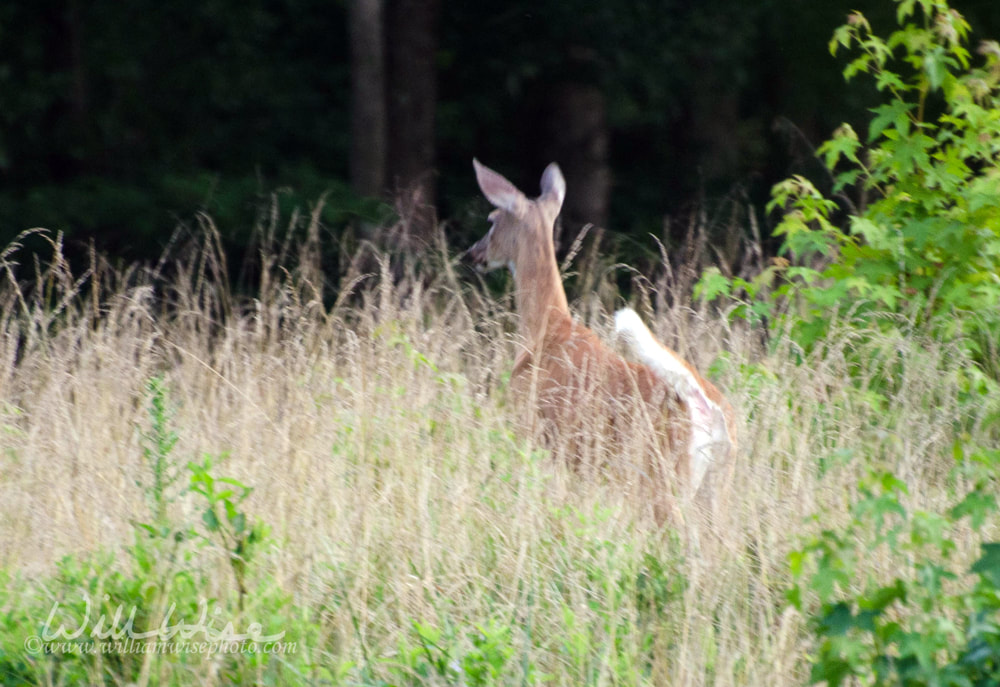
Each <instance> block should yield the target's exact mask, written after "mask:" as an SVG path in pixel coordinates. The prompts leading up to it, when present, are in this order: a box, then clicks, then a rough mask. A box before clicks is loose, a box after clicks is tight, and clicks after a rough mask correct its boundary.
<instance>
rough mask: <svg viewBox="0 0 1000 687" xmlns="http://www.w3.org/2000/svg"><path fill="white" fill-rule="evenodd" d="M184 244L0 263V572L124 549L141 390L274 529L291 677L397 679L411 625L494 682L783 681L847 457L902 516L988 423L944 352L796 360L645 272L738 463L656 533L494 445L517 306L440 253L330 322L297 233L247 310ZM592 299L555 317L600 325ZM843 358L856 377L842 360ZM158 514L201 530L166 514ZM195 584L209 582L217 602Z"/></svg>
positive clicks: (137, 508) (583, 480) (531, 455)
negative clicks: (704, 507)
mask: <svg viewBox="0 0 1000 687" xmlns="http://www.w3.org/2000/svg"><path fill="white" fill-rule="evenodd" d="M206 229H207V231H206V235H205V239H204V241H203V243H202V244H201V245H200V247H199V248H198V249H197V250H193V251H190V252H188V253H185V254H182V255H180V256H176V257H175V258H174V259H173V260H172V261H171V262H170V264H169V270H168V269H167V267H168V266H167V265H166V264H165V265H161V269H143V268H139V267H134V268H130V269H128V270H125V271H121V270H114V269H112V268H111V267H110V266H108V265H107V264H106V263H104V262H102V261H101V260H100V259H99V258H98V257H96V256H94V257H93V258H92V261H91V265H90V266H89V268H88V269H86V270H84V271H83V272H80V273H78V272H73V271H72V270H71V269H70V268H69V267H68V265H67V264H66V263H65V261H64V260H63V259H62V257H61V249H60V246H59V244H58V242H56V241H53V246H52V252H51V255H49V256H42V257H40V258H37V261H36V258H34V256H31V255H26V254H24V253H22V252H20V251H19V250H18V249H17V247H16V246H12V247H11V248H9V249H8V250H7V252H5V253H4V254H3V259H2V263H0V277H2V278H3V284H2V286H0V331H2V343H0V444H2V449H0V523H2V526H0V568H2V569H6V570H7V571H16V572H18V573H19V574H20V576H21V577H22V579H23V580H25V582H24V585H25V588H26V589H31V588H32V587H33V585H35V584H38V585H41V586H44V584H43V582H42V581H44V580H45V579H46V575H48V574H49V573H50V572H51V571H52V569H53V566H54V562H55V561H57V560H58V559H59V558H60V557H62V556H64V555H67V554H77V555H83V554H86V553H88V552H93V551H95V550H98V549H106V550H111V551H118V550H121V547H123V546H124V545H126V544H127V543H129V542H130V541H131V540H132V536H133V535H132V529H133V525H132V523H133V522H135V521H137V520H142V518H143V517H144V515H145V513H146V511H147V504H146V500H145V497H144V494H143V491H142V488H141V487H140V485H141V484H142V483H143V479H144V474H145V471H146V470H147V469H148V468H147V467H146V466H144V465H143V458H142V456H143V436H144V432H146V431H147V430H148V426H149V421H150V420H149V415H148V410H147V402H148V389H147V386H148V383H149V380H150V379H152V378H154V377H157V376H162V377H163V379H164V380H165V383H166V388H167V389H168V391H169V399H170V403H171V407H172V415H171V418H170V422H171V425H172V427H173V428H174V430H175V431H176V432H177V435H178V443H177V445H176V447H175V448H174V450H173V453H174V455H175V456H178V457H179V460H181V461H182V462H183V461H187V460H194V459H196V458H198V457H200V456H202V455H205V454H209V455H213V456H220V457H222V458H221V463H220V470H221V472H223V473H224V474H227V475H231V476H233V477H235V478H237V479H239V480H241V481H242V482H244V483H245V484H248V485H251V486H253V487H254V488H255V491H254V493H253V495H252V497H251V498H250V500H249V501H248V504H247V505H248V510H249V511H250V512H251V513H252V514H253V515H254V516H255V517H257V518H259V519H260V520H262V521H264V522H266V523H268V524H270V526H271V528H272V537H271V540H270V542H269V545H268V548H267V550H266V552H265V553H264V555H263V556H262V557H261V558H260V559H259V560H257V561H256V562H255V564H254V567H253V569H252V572H251V578H252V580H253V582H252V584H254V585H259V584H263V583H264V581H267V583H268V584H270V585H272V586H276V587H277V588H278V589H281V590H283V591H284V592H286V593H287V594H290V595H291V597H292V598H293V599H294V606H295V607H296V608H295V609H292V608H286V609H285V610H284V611H282V612H285V613H288V614H289V617H290V618H291V617H292V616H294V617H296V618H298V621H297V622H303V618H304V619H305V621H304V622H307V623H308V625H309V626H310V627H311V628H312V632H311V634H309V636H308V641H303V642H302V647H301V648H300V651H305V652H308V654H309V657H310V658H309V662H308V665H311V666H313V668H314V671H315V672H314V673H309V672H308V671H307V672H306V673H305V674H303V673H296V674H294V675H291V674H288V675H286V676H285V678H284V679H286V680H288V681H293V680H294V681H299V680H301V681H303V682H310V681H313V680H316V679H318V678H317V676H318V675H321V674H325V673H323V672H322V670H324V669H328V670H337V671H339V672H338V673H337V674H338V675H341V676H342V677H343V679H344V680H345V681H346V682H347V683H357V682H362V681H365V680H374V679H376V678H384V677H386V676H387V675H389V674H390V673H391V671H393V670H398V669H405V668H406V666H407V665H408V664H407V661H408V660H410V659H408V658H407V655H406V653H405V650H404V647H406V646H412V645H413V640H412V636H413V628H414V623H415V622H419V623H424V624H427V625H429V626H433V627H438V628H453V629H455V628H457V629H458V630H459V631H457V632H456V633H455V634H454V637H453V639H452V641H453V643H454V649H453V651H454V652H461V651H463V650H469V651H471V650H472V649H473V648H474V647H473V644H472V640H471V639H470V638H469V637H470V636H469V635H467V634H464V630H465V629H469V630H472V629H474V628H476V627H485V626H486V624H487V623H488V622H490V621H492V622H493V623H495V624H497V626H500V627H506V628H509V630H510V632H509V635H507V639H508V644H509V648H510V650H511V656H510V659H509V660H508V661H507V662H506V663H505V664H504V667H503V670H502V671H501V673H500V675H499V676H496V677H495V682H497V683H504V684H522V683H524V682H527V681H543V679H544V681H545V682H548V683H552V684H560V685H582V684H670V685H708V684H711V685H764V684H767V685H792V684H802V683H803V682H804V681H805V678H806V675H807V668H806V664H805V655H806V652H807V650H808V647H809V639H808V634H807V633H806V631H805V627H804V621H803V619H802V618H801V617H799V616H798V615H797V614H796V613H795V612H794V611H791V610H789V609H788V608H787V605H786V604H785V601H784V596H783V593H784V589H785V586H786V585H787V582H788V573H787V555H788V553H789V551H791V550H792V549H794V548H796V547H797V546H799V545H800V543H801V541H802V538H803V537H804V536H805V535H806V534H807V533H809V532H811V531H815V530H816V529H817V528H820V527H832V526H836V525H837V524H838V522H843V521H844V520H845V519H846V518H847V515H846V513H847V508H848V504H849V502H850V500H851V499H852V495H853V493H854V491H855V489H856V485H857V483H858V481H859V478H860V477H861V476H862V475H863V474H864V472H865V470H866V469H867V468H869V467H873V466H881V467H886V468H890V469H892V470H894V471H896V472H897V473H898V474H900V475H901V476H903V477H904V478H905V479H906V480H907V482H908V483H909V484H910V488H911V496H910V498H911V499H912V501H913V505H914V506H915V507H922V508H928V509H931V508H939V507H941V505H942V504H943V503H945V502H946V501H947V499H948V498H949V497H950V495H951V494H952V493H953V492H954V485H949V484H947V481H946V480H945V479H944V477H945V475H947V473H948V471H949V467H950V461H951V458H950V455H951V450H952V444H953V442H954V439H955V436H956V432H957V431H964V432H971V433H975V432H977V431H979V428H980V425H981V420H982V418H981V417H978V416H977V414H976V410H975V409H974V408H973V409H970V408H969V407H967V406H964V405H963V404H962V403H961V400H960V394H959V391H958V389H959V386H960V385H959V384H958V380H959V378H960V377H961V375H962V371H963V368H964V366H965V365H966V364H967V363H966V361H964V360H963V359H962V357H961V356H960V355H959V354H958V352H957V351H955V350H951V349H949V348H948V347H946V346H943V345H940V344H937V343H935V342H932V341H918V340H903V339H900V340H892V339H890V338H888V337H887V336H885V335H879V334H877V333H875V332H874V331H869V332H867V335H866V336H865V337H860V336H858V335H857V334H856V329H855V328H853V327H847V326H844V327H834V328H833V329H834V331H835V332H836V334H835V335H833V336H831V337H830V339H829V340H827V341H826V342H825V343H824V345H823V346H822V347H820V349H819V350H818V351H816V352H815V353H813V354H810V355H808V356H806V357H804V358H803V357H802V354H801V352H800V351H797V350H795V349H794V347H793V346H792V345H791V344H788V343H787V342H785V343H781V342H779V343H773V342H772V343H765V342H764V341H763V340H762V338H761V337H760V335H759V333H758V332H755V331H750V330H748V329H747V328H741V327H738V326H734V325H731V324H730V323H729V322H728V320H727V318H726V317H725V316H724V314H720V313H715V312H712V311H710V310H707V309H704V308H697V307H692V305H691V303H690V300H689V299H686V298H684V297H683V295H682V294H678V293H666V291H667V290H669V289H670V288H671V285H670V281H669V273H667V272H666V271H664V272H663V274H661V275H659V276H655V275H654V276H652V277H651V278H650V279H649V281H648V282H644V284H645V288H646V290H645V293H646V295H647V297H646V298H645V300H644V303H645V304H646V305H645V307H646V310H647V314H648V315H649V316H650V317H651V318H652V323H653V328H654V330H655V331H656V332H657V333H658V334H659V335H660V336H661V338H662V339H663V340H664V341H666V342H669V343H670V344H672V345H674V346H676V348H677V349H678V350H680V351H681V353H682V354H684V355H687V356H688V357H689V358H690V359H692V360H693V361H694V362H695V363H696V364H697V365H698V366H699V367H701V368H702V369H711V375H710V376H712V377H713V379H714V381H716V382H717V383H718V385H719V386H720V388H723V389H725V390H727V392H728V395H729V397H730V399H731V400H732V402H733V405H734V406H735V407H736V408H737V410H738V414H739V417H740V418H741V444H740V450H739V453H738V455H737V457H736V459H735V463H734V465H733V469H732V471H731V474H729V475H728V476H727V477H726V479H725V480H723V481H722V482H721V483H718V484H717V485H716V486H717V492H718V496H717V499H716V503H715V508H714V512H713V513H711V514H710V516H704V515H703V514H697V513H693V512H692V513H691V514H690V517H689V518H685V519H684V520H683V521H681V522H678V523H674V524H673V525H671V526H668V527H664V528H661V527H658V526H657V525H656V523H655V521H654V519H653V518H651V517H650V515H649V509H648V508H647V507H646V504H643V503H639V502H636V500H635V499H634V498H633V497H632V496H630V493H631V492H629V490H628V489H624V488H623V485H622V484H621V483H620V482H619V481H618V480H616V479H614V478H613V477H610V476H603V477H602V475H601V474H589V473H588V474H581V473H580V472H575V471H573V470H571V469H569V468H567V467H566V466H564V465H561V464H559V463H558V462H556V461H553V460H551V459H549V457H548V454H547V453H546V452H545V451H544V450H541V449H540V448H539V447H538V446H536V445H535V444H534V443H533V441H532V439H531V438H530V437H524V436H520V435H518V434H517V433H516V432H515V431H514V430H513V428H514V427H515V425H516V422H515V420H516V417H517V407H516V401H515V399H511V398H508V397H507V396H506V394H505V391H504V390H505V379H506V375H507V374H508V372H509V370H510V368H511V365H512V361H513V357H514V351H515V346H516V343H517V342H516V337H515V335H514V334H513V331H514V326H513V325H514V321H515V320H514V317H515V316H514V315H513V314H512V313H511V312H510V305H511V304H510V301H509V299H507V298H504V297H499V298H497V297H493V296H491V295H489V294H488V292H486V291H484V290H483V289H482V288H481V286H480V285H478V284H477V283H475V282H474V280H472V279H469V278H467V277H466V276H465V275H462V274H460V273H458V272H456V268H455V267H454V265H453V263H452V262H450V261H449V260H448V258H447V256H446V255H444V254H443V252H442V253H441V254H439V255H437V256H431V257H425V262H424V264H423V265H422V266H416V265H415V264H412V263H411V264H409V265H396V264H393V265H390V263H389V261H388V259H387V258H384V257H382V258H380V257H379V256H377V255H375V254H374V253H369V254H368V257H367V258H365V259H359V260H358V261H357V262H356V263H355V264H354V265H353V266H352V269H350V270H348V273H347V277H346V278H345V280H344V283H343V284H341V285H340V288H339V290H338V292H337V293H338V295H337V296H336V301H335V302H333V303H332V304H331V303H329V302H327V303H324V301H323V298H322V295H323V278H322V275H321V273H320V272H319V270H318V267H317V265H318V264H319V263H318V258H317V249H318V245H317V241H318V236H319V234H318V228H317V225H316V223H315V217H314V218H313V222H311V223H309V224H308V226H306V228H305V236H306V238H305V240H304V241H303V242H302V243H301V245H300V246H298V247H297V248H296V247H292V248H288V247H287V245H285V248H282V246H281V245H279V244H278V243H277V242H272V243H270V244H268V245H265V246H264V248H263V249H262V251H261V255H262V258H261V266H260V269H259V273H260V274H261V278H260V285H259V289H258V292H257V294H256V295H255V297H253V298H244V297H239V296H237V295H233V293H232V291H231V289H230V288H229V287H228V286H227V284H226V281H225V274H226V272H227V269H226V266H225V258H224V256H223V255H222V253H221V250H220V249H219V247H218V246H219V242H218V241H217V240H216V239H215V235H214V233H213V231H212V230H211V226H210V225H209V224H206ZM282 251H284V253H286V254H287V256H291V257H286V258H281V257H280V255H279V254H280V253H282ZM276 256H277V257H276ZM362 266H364V269H362ZM599 281H600V275H599V276H598V277H597V278H595V279H594V280H592V283H596V282H599ZM604 293H606V294H607V291H605V292H604ZM668 296H669V298H668ZM613 297H614V296H613V294H609V295H606V297H605V299H604V301H603V302H602V301H601V299H600V298H598V299H597V300H594V298H592V297H590V296H586V295H585V296H584V298H583V299H582V300H581V301H578V302H577V303H576V309H577V311H578V312H584V313H586V315H587V317H588V319H589V320H590V321H591V324H592V326H594V327H595V329H597V330H599V331H601V332H604V333H607V331H608V329H609V327H608V324H609V320H608V317H607V312H608V308H610V307H612V306H613V305H614V303H613V302H607V301H608V298H613ZM858 359H862V360H869V361H870V366H868V368H867V369H865V370H862V371H860V372H859V371H858V370H857V369H849V368H850V366H852V365H856V362H854V361H857V360H858ZM859 379H860V380H861V381H860V382H858V381H857V380H859ZM887 379H888V381H889V382H890V383H889V384H886V381H887ZM852 380H853V381H852ZM869 385H870V386H871V387H872V388H874V387H875V386H878V387H879V388H882V389H884V388H886V387H888V388H889V389H890V391H889V392H888V395H887V396H886V397H885V398H887V400H885V401H882V400H879V398H877V397H876V396H875V395H874V394H871V393H868V391H867V387H868V386H869ZM172 508H173V510H174V512H173V513H172V516H173V517H175V518H177V519H178V520H182V521H186V520H190V521H197V518H198V513H197V512H196V511H194V506H193V505H192V504H191V503H189V502H188V501H187V500H184V499H181V500H178V501H177V502H175V503H173V504H172ZM813 516H819V517H818V519H813ZM971 545H972V543H971V542H970V543H969V546H970V548H971ZM870 565H871V566H872V567H873V569H878V568H879V567H886V568H891V567H892V566H893V565H895V562H894V561H893V560H891V558H890V559H882V558H875V559H873V560H871V561H870ZM216 567H217V569H216V570H215V572H214V573H212V575H211V580H212V589H210V590H206V592H211V594H210V595H215V596H220V595H225V594H226V593H231V591H232V589H231V587H232V583H231V581H230V579H229V577H228V575H227V571H226V569H225V565H224V564H223V563H217V566H216ZM14 603H16V601H15V600H14V599H10V598H8V599H7V600H6V601H4V603H3V604H0V605H5V606H6V607H8V608H9V607H10V606H11V605H12V604H14ZM256 610H259V611H263V610H264V609H263V608H257V609H256ZM254 612H255V608H254V607H253V606H251V608H250V609H249V610H248V611H247V613H248V616H252V614H253V613H254ZM289 622H291V621H289ZM401 666H402V668H400V667H401ZM186 670H187V671H188V672H186V673H185V674H184V676H173V675H170V674H168V675H167V676H166V677H164V676H163V675H161V679H164V680H166V681H170V680H176V681H178V682H182V681H184V680H189V679H190V680H192V681H195V682H199V683H202V684H212V683H215V682H217V681H218V680H219V678H218V676H217V675H214V674H213V672H212V670H211V666H210V665H209V664H208V663H206V664H205V665H204V666H197V667H195V668H193V669H192V668H190V667H188V668H187V669H186ZM392 674H396V673H392ZM414 680H416V678H414Z"/></svg>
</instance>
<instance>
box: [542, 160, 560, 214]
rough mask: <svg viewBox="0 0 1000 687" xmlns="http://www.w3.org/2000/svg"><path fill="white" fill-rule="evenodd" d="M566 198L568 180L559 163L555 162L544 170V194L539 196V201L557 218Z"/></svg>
mask: <svg viewBox="0 0 1000 687" xmlns="http://www.w3.org/2000/svg"><path fill="white" fill-rule="evenodd" d="M565 198H566V180H565V179H564V178H563V175H562V171H561V170H560V169H559V165H557V164H556V163H555V162H553V163H551V164H549V166H548V167H546V168H545V171H544V172H542V195H541V196H539V198H538V202H539V203H540V204H541V205H543V206H544V207H545V209H546V212H547V213H548V214H549V215H550V216H551V217H552V219H553V220H555V218H556V216H557V215H558V214H559V211H560V210H561V209H562V204H563V200H565Z"/></svg>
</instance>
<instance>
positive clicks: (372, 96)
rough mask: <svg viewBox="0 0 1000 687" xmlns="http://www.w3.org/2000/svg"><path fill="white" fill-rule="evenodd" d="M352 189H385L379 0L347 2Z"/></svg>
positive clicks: (385, 125) (372, 191)
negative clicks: (349, 52) (349, 56)
mask: <svg viewBox="0 0 1000 687" xmlns="http://www.w3.org/2000/svg"><path fill="white" fill-rule="evenodd" d="M348 11H349V19H348V21H349V31H350V43H351V159H350V166H351V186H352V188H353V189H354V191H355V193H358V194H360V195H363V196H381V195H382V194H383V193H384V192H385V190H386V176H385V175H386V152H387V141H386V130H387V128H388V121H387V115H386V100H385V98H386V89H385V86H386V79H385V33H384V27H383V21H382V17H383V13H382V0H350V2H349V10H348Z"/></svg>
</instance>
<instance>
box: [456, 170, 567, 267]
mask: <svg viewBox="0 0 1000 687" xmlns="http://www.w3.org/2000/svg"><path fill="white" fill-rule="evenodd" d="M472 165H473V167H475V169H476V180H477V181H478V182H479V188H480V189H482V192H483V195H485V196H486V199H487V200H489V201H490V203H492V204H493V206H494V207H495V208H496V209H495V210H494V211H493V212H491V213H490V216H489V219H490V222H492V223H493V226H492V227H490V230H489V231H488V232H487V233H486V236H484V237H483V238H481V239H480V240H479V241H477V242H476V244H475V245H474V246H472V248H470V249H469V250H468V251H467V252H466V258H467V259H468V260H470V261H471V262H472V264H474V265H475V266H476V268H477V269H478V270H480V271H483V272H485V271H488V270H492V269H496V268H498V267H507V268H509V269H510V271H511V272H512V273H515V274H516V272H517V269H518V268H519V266H521V265H523V264H524V262H525V261H527V260H537V259H544V258H545V257H547V255H548V254H549V253H551V252H552V251H553V247H552V228H553V225H554V224H555V221H556V217H557V216H558V215H559V210H560V209H561V208H562V203H563V198H564V197H565V196H566V181H565V179H563V175H562V172H560V171H559V165H557V164H556V163H554V162H553V163H552V164H550V165H549V166H548V167H546V168H545V172H544V173H543V174H542V195H540V196H539V197H538V198H536V199H534V200H532V199H530V198H528V197H527V196H525V195H524V194H523V193H522V192H521V191H519V190H518V189H517V187H516V186H514V184H512V183H510V182H509V181H507V179H505V178H504V177H503V176H502V175H500V174H497V173H496V172H494V171H493V170H492V169H490V168H489V167H486V166H484V165H481V164H479V161H478V160H473V161H472Z"/></svg>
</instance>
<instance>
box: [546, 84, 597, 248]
mask: <svg viewBox="0 0 1000 687" xmlns="http://www.w3.org/2000/svg"><path fill="white" fill-rule="evenodd" d="M548 109H549V124H548V129H549V135H548V146H547V147H546V148H547V149H546V153H547V154H548V156H549V157H551V159H552V160H555V161H556V162H558V163H559V165H560V166H561V167H562V169H563V174H564V176H565V177H566V202H565V203H564V204H563V211H562V222H563V224H564V226H565V228H566V229H567V230H568V231H569V232H570V236H569V237H568V239H569V240H572V238H573V237H574V236H575V235H576V233H577V231H579V229H580V228H581V227H582V226H583V225H585V224H588V223H589V224H593V225H595V226H596V227H597V228H598V232H597V235H599V234H600V233H601V230H602V229H603V228H604V227H606V226H607V222H608V210H609V205H610V202H611V169H610V167H609V166H608V151H609V147H610V146H609V139H610V135H609V133H608V121H607V107H606V103H605V98H604V93H603V92H602V91H601V89H600V88H598V87H597V86H595V85H590V84H585V83H579V82H568V83H563V84H561V85H559V86H557V87H555V88H554V89H553V90H552V93H551V96H550V102H549V106H548Z"/></svg>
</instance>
